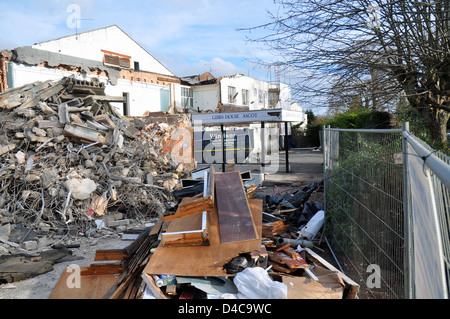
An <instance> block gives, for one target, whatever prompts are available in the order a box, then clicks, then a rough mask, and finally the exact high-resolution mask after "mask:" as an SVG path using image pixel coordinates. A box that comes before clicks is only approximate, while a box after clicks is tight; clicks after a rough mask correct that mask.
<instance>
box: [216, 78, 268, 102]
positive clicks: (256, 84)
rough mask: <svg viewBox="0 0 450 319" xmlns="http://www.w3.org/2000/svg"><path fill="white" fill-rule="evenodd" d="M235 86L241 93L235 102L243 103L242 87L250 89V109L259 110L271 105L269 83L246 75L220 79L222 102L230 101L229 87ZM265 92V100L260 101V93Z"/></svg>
mask: <svg viewBox="0 0 450 319" xmlns="http://www.w3.org/2000/svg"><path fill="white" fill-rule="evenodd" d="M229 86H233V87H235V88H236V92H237V93H239V94H238V95H237V96H236V99H235V101H234V103H233V104H236V105H240V106H242V105H243V101H242V89H246V90H248V91H249V108H250V110H259V109H264V108H267V106H268V105H269V83H268V82H264V81H260V80H256V79H253V78H251V77H248V76H245V75H236V76H234V77H229V78H228V77H225V78H222V79H221V80H220V87H221V96H222V103H223V104H229V103H228V87H229ZM260 91H261V92H262V93H263V101H262V103H260V101H259V98H258V94H259V92H260ZM252 102H253V103H252Z"/></svg>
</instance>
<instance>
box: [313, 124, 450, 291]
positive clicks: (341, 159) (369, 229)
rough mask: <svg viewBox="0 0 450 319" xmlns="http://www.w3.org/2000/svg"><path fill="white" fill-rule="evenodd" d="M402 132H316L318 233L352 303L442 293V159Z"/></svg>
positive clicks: (449, 270)
mask: <svg viewBox="0 0 450 319" xmlns="http://www.w3.org/2000/svg"><path fill="white" fill-rule="evenodd" d="M407 128H408V126H407V123H404V128H403V131H402V130H347V129H331V128H324V131H323V135H322V136H323V149H324V169H325V172H324V175H325V209H326V217H327V219H326V228H325V232H326V235H327V238H328V239H329V242H330V247H332V249H333V250H334V253H335V255H336V256H337V257H338V260H339V264H340V266H341V265H342V270H343V271H344V272H345V273H346V274H347V275H349V276H351V277H353V278H355V279H357V278H358V277H359V279H360V283H361V292H360V298H442V299H443V298H448V292H449V291H450V285H449V282H450V281H449V278H450V209H449V204H450V196H449V191H448V187H449V185H450V158H449V157H447V156H446V155H444V154H442V153H439V152H437V151H435V150H433V149H431V148H430V147H429V146H428V145H427V144H425V143H424V142H423V141H421V140H420V139H418V138H417V137H415V136H413V135H412V134H410V133H409V132H408V129H407Z"/></svg>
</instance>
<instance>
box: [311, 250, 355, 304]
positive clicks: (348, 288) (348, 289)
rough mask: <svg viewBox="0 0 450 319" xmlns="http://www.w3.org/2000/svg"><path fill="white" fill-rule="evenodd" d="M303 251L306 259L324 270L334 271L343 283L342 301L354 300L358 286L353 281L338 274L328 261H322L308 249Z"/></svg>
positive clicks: (342, 274)
mask: <svg viewBox="0 0 450 319" xmlns="http://www.w3.org/2000/svg"><path fill="white" fill-rule="evenodd" d="M305 250H306V253H307V259H312V260H315V262H318V263H319V264H321V265H322V266H323V267H325V268H327V269H329V270H332V271H335V272H337V273H338V274H339V275H340V276H341V278H342V280H343V281H344V283H345V294H344V299H355V298H356V296H357V294H358V291H359V284H357V283H356V282H355V281H353V280H352V279H351V278H350V277H348V276H347V275H345V274H344V273H342V272H340V271H339V270H338V269H337V268H336V267H334V266H333V265H332V264H330V263H329V262H328V261H326V260H325V259H323V258H322V257H321V256H319V255H318V254H316V253H315V252H314V251H313V250H311V249H310V248H305Z"/></svg>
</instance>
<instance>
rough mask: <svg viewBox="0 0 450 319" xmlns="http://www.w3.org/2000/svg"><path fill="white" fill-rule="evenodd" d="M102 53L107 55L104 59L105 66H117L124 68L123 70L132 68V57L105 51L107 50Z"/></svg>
mask: <svg viewBox="0 0 450 319" xmlns="http://www.w3.org/2000/svg"><path fill="white" fill-rule="evenodd" d="M102 52H103V53H104V54H105V55H104V58H103V63H104V64H108V65H112V66H117V67H119V68H123V69H129V68H130V63H131V62H130V61H131V57H130V56H128V55H123V54H119V53H114V52H110V51H105V50H102Z"/></svg>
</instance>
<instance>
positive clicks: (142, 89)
mask: <svg viewBox="0 0 450 319" xmlns="http://www.w3.org/2000/svg"><path fill="white" fill-rule="evenodd" d="M169 89H170V87H169V86H168V85H167V86H164V85H156V84H149V83H144V82H131V81H129V80H124V79H119V80H118V82H117V85H109V84H108V85H106V86H105V94H106V95H112V96H122V95H123V93H124V92H127V93H128V94H129V101H130V114H129V115H131V116H142V115H143V114H144V113H145V112H146V111H148V112H159V111H161V98H160V96H161V95H160V91H161V90H169ZM112 105H114V106H115V107H116V109H117V111H118V112H119V113H120V114H123V105H122V104H121V103H113V104H112Z"/></svg>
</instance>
